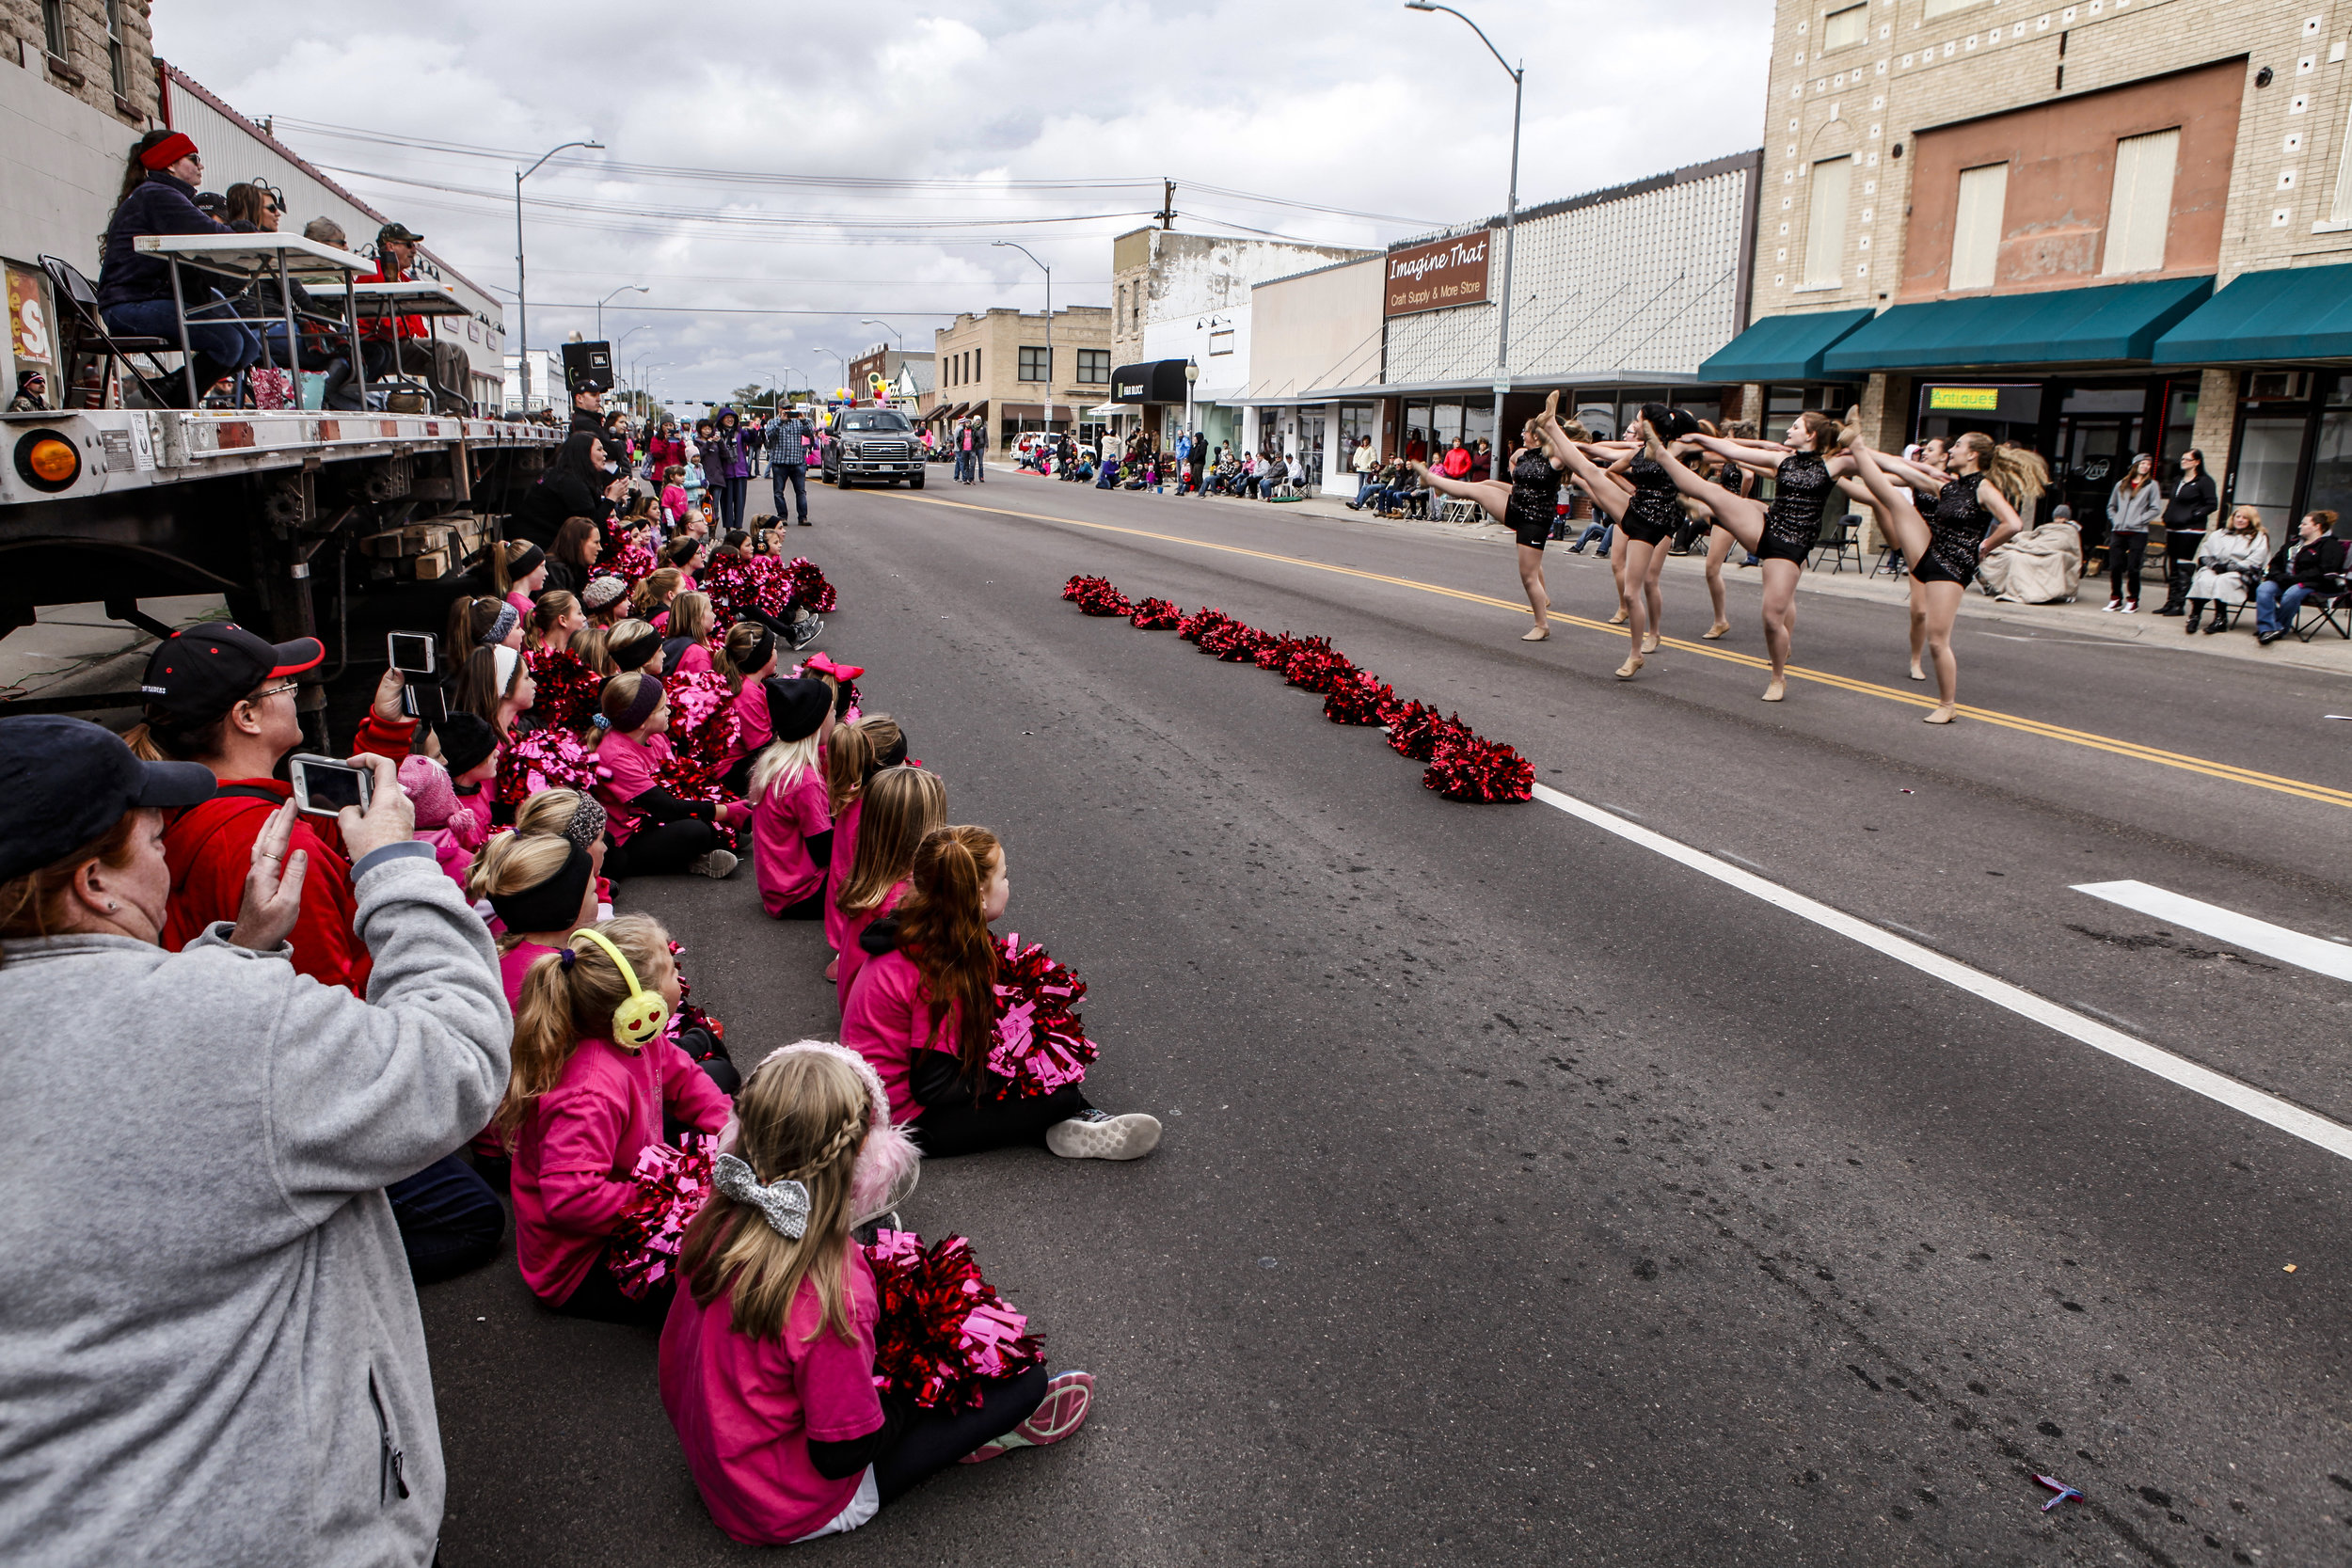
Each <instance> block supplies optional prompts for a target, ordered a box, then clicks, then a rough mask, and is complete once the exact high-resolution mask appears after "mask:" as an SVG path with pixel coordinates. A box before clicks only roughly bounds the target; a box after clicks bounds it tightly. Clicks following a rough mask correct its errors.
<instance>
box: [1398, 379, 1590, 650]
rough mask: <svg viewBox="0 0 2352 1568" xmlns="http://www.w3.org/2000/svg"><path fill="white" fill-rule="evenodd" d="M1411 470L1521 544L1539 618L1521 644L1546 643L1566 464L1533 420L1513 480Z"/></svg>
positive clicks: (1525, 578)
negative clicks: (1554, 536) (1550, 548)
mask: <svg viewBox="0 0 2352 1568" xmlns="http://www.w3.org/2000/svg"><path fill="white" fill-rule="evenodd" d="M1554 396H1555V397H1556V396H1557V394H1554ZM1412 467H1413V468H1414V469H1415V470H1416V471H1417V472H1419V473H1420V475H1421V476H1422V481H1423V483H1426V484H1427V485H1428V486H1429V487H1430V488H1431V489H1432V490H1435V491H1437V492H1438V494H1439V495H1441V496H1454V497H1455V498H1457V499H1462V500H1471V501H1476V502H1477V503H1478V504H1479V506H1481V507H1482V508H1484V509H1485V511H1486V515H1488V516H1489V517H1492V518H1493V519H1494V520H1495V521H1496V522H1499V523H1501V524H1502V526H1503V527H1505V528H1507V529H1509V530H1510V531H1511V532H1512V534H1513V536H1514V537H1515V538H1516V539H1517V540H1518V558H1519V586H1520V587H1521V588H1522V589H1524V590H1525V591H1526V593H1527V608H1528V609H1529V610H1533V611H1534V615H1535V626H1534V630H1532V631H1530V632H1527V633H1526V634H1525V635H1523V636H1522V637H1521V638H1520V639H1519V641H1522V642H1541V641H1544V640H1545V639H1547V638H1549V636H1550V635H1551V594H1550V593H1549V591H1548V590H1547V589H1546V588H1545V586H1544V544H1545V542H1546V541H1547V540H1549V538H1550V537H1551V525H1552V519H1553V516H1554V515H1555V510H1556V508H1557V507H1558V505H1559V501H1560V470H1561V468H1562V467H1565V465H1564V464H1562V463H1561V462H1560V460H1559V459H1558V458H1556V457H1554V456H1553V455H1552V454H1551V452H1550V450H1549V448H1548V447H1546V445H1545V444H1544V438H1543V436H1542V435H1541V434H1540V433H1539V432H1538V431H1537V429H1536V421H1535V420H1528V421H1527V423H1526V425H1525V426H1524V427H1523V428H1522V429H1521V430H1520V432H1519V445H1518V451H1514V452H1512V453H1511V463H1510V467H1508V468H1506V469H1505V470H1504V471H1505V472H1506V473H1508V474H1509V475H1510V478H1508V479H1481V480H1461V479H1449V478H1448V477H1447V476H1445V475H1444V474H1441V473H1438V472H1436V471H1435V470H1434V469H1432V468H1431V467H1429V465H1428V464H1426V463H1415V464H1413V465H1412Z"/></svg>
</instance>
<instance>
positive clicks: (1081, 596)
mask: <svg viewBox="0 0 2352 1568" xmlns="http://www.w3.org/2000/svg"><path fill="white" fill-rule="evenodd" d="M1061 596H1062V597H1063V598H1065V599H1069V600H1072V601H1073V602H1074V603H1075V604H1076V605H1077V607H1078V608H1079V609H1080V610H1085V611H1086V612H1087V613H1088V614H1089V615H1104V616H1109V615H1132V614H1134V613H1135V608H1136V607H1135V606H1134V605H1131V604H1129V603H1128V602H1127V595H1126V594H1121V593H1120V591H1119V590H1118V589H1116V588H1114V587H1112V586H1111V579H1110V578H1089V577H1074V578H1071V579H1070V580H1069V581H1068V582H1066V583H1064V584H1063V585H1062V591H1061Z"/></svg>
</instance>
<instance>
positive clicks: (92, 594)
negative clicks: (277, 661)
mask: <svg viewBox="0 0 2352 1568" xmlns="http://www.w3.org/2000/svg"><path fill="white" fill-rule="evenodd" d="M563 439H564V431H562V430H560V429H558V428H555V427H552V426H548V425H544V424H535V423H528V422H524V421H520V420H485V419H458V418H452V417H447V416H435V415H429V414H395V413H375V412H369V413H338V412H332V411H304V410H289V411H284V412H270V413H262V412H255V411H251V410H239V411H235V412H217V411H212V410H201V411H198V412H193V413H191V412H187V411H184V410H178V409H139V408H90V409H64V410H57V411H52V412H45V413H26V414H5V415H0V446H5V449H6V453H7V456H6V459H5V461H0V636H6V635H7V634H8V632H10V631H13V630H15V629H16V628H17V627H20V626H28V625H30V624H31V623H32V621H33V619H34V610H36V608H37V607H39V606H41V605H55V604H82V603H91V602H96V603H103V605H104V606H105V609H106V613H107V615H108V616H109V617H111V618H113V619H115V620H119V621H122V622H124V623H126V624H128V625H131V626H138V627H140V628H142V629H144V630H146V631H149V632H151V633H154V634H155V635H157V636H164V635H167V634H168V632H169V629H170V628H168V627H166V626H162V625H161V623H159V622H157V621H156V620H155V619H154V618H152V617H151V616H149V615H148V614H146V613H145V612H144V611H142V610H140V609H139V601H140V600H141V599H147V598H158V597H166V596H170V595H177V594H202V593H218V594H221V595H223V596H224V597H225V598H226V599H227V601H228V604H229V610H230V616H231V617H232V618H233V619H235V620H237V621H240V622H242V623H244V624H245V625H246V626H251V627H253V628H254V629H255V630H257V631H261V632H263V633H264V634H266V635H267V636H269V637H270V638H272V639H273V640H276V641H283V640H285V639H288V638H293V637H320V638H322V640H323V641H326V646H327V662H326V665H324V666H322V668H321V670H320V671H317V672H313V673H311V674H310V675H308V676H306V677H305V684H304V687H303V689H302V691H301V692H300V693H299V698H300V702H301V705H302V708H303V711H304V714H305V721H306V725H307V726H308V727H309V728H310V729H311V731H312V732H313V738H314V739H315V740H319V741H321V742H323V741H324V738H325V737H324V735H323V733H322V723H321V716H322V715H323V713H324V710H325V707H326V685H327V683H328V682H330V681H332V680H334V679H337V678H339V677H340V676H342V675H343V674H344V673H346V672H347V670H348V669H349V667H350V666H351V665H352V664H354V663H358V664H361V665H367V664H371V663H373V664H380V663H381V662H382V660H381V658H380V657H371V655H370V652H369V650H368V649H367V648H366V647H364V646H362V647H360V649H359V651H358V654H357V655H355V653H354V646H355V643H354V626H355V623H358V622H377V621H382V620H383V619H384V618H385V614H386V613H387V611H388V610H389V611H390V612H391V613H395V614H402V615H405V618H406V619H407V620H408V621H409V622H410V623H411V624H416V623H419V622H422V623H424V625H425V627H426V629H437V628H438V626H439V625H440V623H439V620H438V619H437V618H434V617H435V616H436V615H437V608H438V607H439V606H443V605H445V604H446V602H447V600H448V598H449V596H450V594H452V593H453V591H454V589H455V587H456V586H457V585H456V583H455V582H454V581H453V580H452V579H453V578H455V577H456V575H457V573H458V572H459V571H461V570H462V568H463V564H464V562H463V560H462V559H461V558H462V554H463V548H462V546H464V545H467V544H471V543H475V542H478V541H481V540H483V539H485V538H497V537H500V536H501V532H502V523H503V519H504V517H505V516H506V515H507V514H509V513H511V512H512V511H513V510H514V504H515V502H516V500H517V499H519V498H520V497H521V495H522V494H523V492H524V491H526V490H527V489H528V488H529V487H530V486H531V485H532V484H533V483H536V482H537V481H538V479H539V476H540V475H541V473H542V472H544V470H545V468H546V467H547V465H548V461H549V460H550V458H551V457H552V455H553V453H554V451H555V450H556V448H557V447H558V446H560V445H561V444H562V442H563ZM421 525H440V527H441V529H443V530H445V533H442V534H441V535H440V536H441V537H445V538H446V539H448V540H449V541H451V542H452V543H451V544H449V545H444V546H437V548H435V549H433V550H427V551H423V552H408V551H407V550H406V548H405V546H406V545H407V544H408V543H410V542H414V541H415V540H417V539H418V538H419V537H420V536H423V537H425V538H432V537H434V536H435V535H436V533H437V530H436V529H434V528H432V527H421ZM388 546H389V547H388ZM427 565H431V566H434V567H437V570H435V571H433V572H431V573H430V574H429V575H428V574H427V573H426V572H425V570H424V569H423V568H424V567H425V566H427ZM420 578H423V579H424V580H422V581H419V580H418V579H420ZM411 584H414V586H413V587H411V586H409V585H411ZM393 606H397V609H396V610H394V609H392V607H393ZM376 646H377V648H378V649H380V643H379V644H377V645H376ZM139 701H140V697H139V694H138V693H137V692H135V691H127V692H102V693H95V694H87V695H82V696H75V697H62V698H53V699H40V700H19V701H14V702H11V701H9V700H8V696H7V694H6V693H5V692H0V713H25V712H39V711H60V710H65V711H74V712H81V711H87V710H92V709H99V708H105V707H120V706H131V705H136V704H137V703H138V702H139Z"/></svg>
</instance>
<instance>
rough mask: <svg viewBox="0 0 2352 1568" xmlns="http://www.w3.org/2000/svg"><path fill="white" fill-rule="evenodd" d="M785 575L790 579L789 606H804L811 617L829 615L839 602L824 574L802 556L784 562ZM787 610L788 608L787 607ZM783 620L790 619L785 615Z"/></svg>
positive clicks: (839, 598) (839, 599) (815, 564)
mask: <svg viewBox="0 0 2352 1568" xmlns="http://www.w3.org/2000/svg"><path fill="white" fill-rule="evenodd" d="M784 570H785V575H786V576H787V577H788V578H791V579H792V598H791V604H794V605H806V606H807V607H808V612H809V613H810V614H811V615H830V614H832V613H833V611H834V606H835V605H837V604H839V603H840V602H841V595H840V594H836V593H834V588H833V584H832V583H830V582H827V581H826V580H825V574H824V573H822V572H820V571H818V569H817V562H814V561H811V560H810V559H809V558H808V557H806V556H804V555H796V556H794V557H793V558H792V559H791V560H790V561H788V562H785V566H784ZM787 608H788V607H787ZM785 619H787V620H788V619H790V617H789V616H788V615H787V617H785Z"/></svg>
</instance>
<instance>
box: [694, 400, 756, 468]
mask: <svg viewBox="0 0 2352 1568" xmlns="http://www.w3.org/2000/svg"><path fill="white" fill-rule="evenodd" d="M731 412H733V411H732V410H731V409H725V408H722V409H720V410H719V413H720V416H721V418H722V419H723V418H724V417H725V416H726V415H727V414H729V413H731ZM702 458H703V479H704V480H705V481H706V482H707V483H717V482H718V481H720V480H723V479H749V478H751V477H752V454H751V451H750V450H749V448H748V446H747V444H746V440H745V436H744V434H743V427H742V426H741V425H740V424H736V425H733V426H729V425H725V424H715V425H713V426H712V427H711V436H710V439H709V440H708V441H707V442H705V443H704V444H703V452H702Z"/></svg>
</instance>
